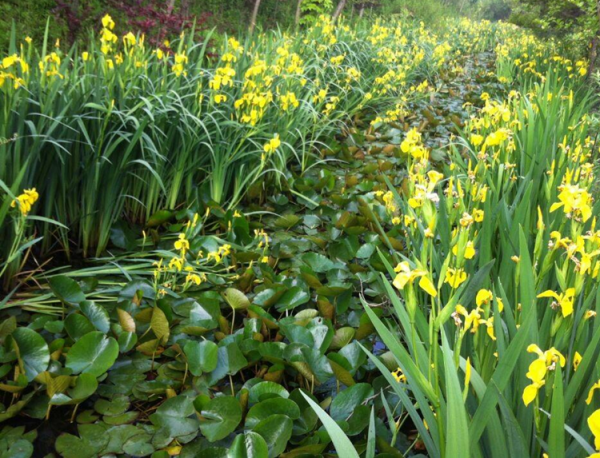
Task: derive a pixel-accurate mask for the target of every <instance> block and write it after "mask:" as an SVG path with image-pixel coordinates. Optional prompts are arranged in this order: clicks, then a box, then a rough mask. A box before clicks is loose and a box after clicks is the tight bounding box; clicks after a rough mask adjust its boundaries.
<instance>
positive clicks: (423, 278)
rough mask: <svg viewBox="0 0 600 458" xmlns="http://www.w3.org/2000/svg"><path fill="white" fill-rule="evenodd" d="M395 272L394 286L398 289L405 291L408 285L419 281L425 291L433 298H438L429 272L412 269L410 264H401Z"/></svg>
mask: <svg viewBox="0 0 600 458" xmlns="http://www.w3.org/2000/svg"><path fill="white" fill-rule="evenodd" d="M394 271H395V272H396V273H397V275H396V278H394V286H395V287H396V288H398V289H404V287H405V286H406V284H407V283H411V284H412V282H413V281H414V280H415V279H417V278H420V280H419V286H420V287H421V289H422V290H423V291H425V292H426V293H427V294H429V295H430V296H432V297H436V296H437V290H436V289H435V287H434V286H433V283H432V282H431V280H430V279H429V272H427V271H426V270H423V269H414V270H413V269H411V268H410V265H409V264H408V262H406V261H405V262H401V263H400V264H398V265H397V266H396V268H395V269H394Z"/></svg>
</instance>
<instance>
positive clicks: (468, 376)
mask: <svg viewBox="0 0 600 458" xmlns="http://www.w3.org/2000/svg"><path fill="white" fill-rule="evenodd" d="M470 381H471V358H469V357H467V364H466V367H465V386H469V382H470Z"/></svg>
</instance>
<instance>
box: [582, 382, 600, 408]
mask: <svg viewBox="0 0 600 458" xmlns="http://www.w3.org/2000/svg"><path fill="white" fill-rule="evenodd" d="M599 389H600V380H598V381H597V382H596V383H594V384H593V385H592V387H591V388H590V391H588V395H587V399H586V400H585V403H586V404H587V405H588V406H589V405H590V404H591V403H592V399H594V391H596V390H599Z"/></svg>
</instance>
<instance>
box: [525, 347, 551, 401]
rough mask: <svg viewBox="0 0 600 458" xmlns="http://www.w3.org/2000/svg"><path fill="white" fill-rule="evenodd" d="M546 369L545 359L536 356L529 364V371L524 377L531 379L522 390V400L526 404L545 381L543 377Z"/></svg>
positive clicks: (533, 397)
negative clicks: (529, 383)
mask: <svg viewBox="0 0 600 458" xmlns="http://www.w3.org/2000/svg"><path fill="white" fill-rule="evenodd" d="M547 371H548V367H547V366H546V361H545V360H544V359H541V358H538V359H536V360H535V361H533V362H532V363H531V364H530V365H529V371H528V372H527V374H526V377H527V378H528V379H529V380H531V385H528V386H527V387H525V389H524V390H523V402H524V403H525V405H526V406H528V405H529V404H531V402H532V401H533V400H534V399H535V398H536V397H537V394H538V391H539V389H540V388H541V387H542V386H544V384H545V383H546V381H545V377H546V373H547Z"/></svg>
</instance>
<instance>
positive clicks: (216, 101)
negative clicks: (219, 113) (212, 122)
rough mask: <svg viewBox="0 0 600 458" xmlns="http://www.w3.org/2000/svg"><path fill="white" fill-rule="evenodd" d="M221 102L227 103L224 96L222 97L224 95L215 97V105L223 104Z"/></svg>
mask: <svg viewBox="0 0 600 458" xmlns="http://www.w3.org/2000/svg"><path fill="white" fill-rule="evenodd" d="M223 102H227V96H226V95H224V94H217V95H215V103H217V104H219V103H223Z"/></svg>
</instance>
